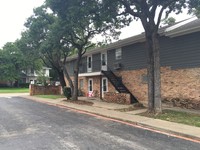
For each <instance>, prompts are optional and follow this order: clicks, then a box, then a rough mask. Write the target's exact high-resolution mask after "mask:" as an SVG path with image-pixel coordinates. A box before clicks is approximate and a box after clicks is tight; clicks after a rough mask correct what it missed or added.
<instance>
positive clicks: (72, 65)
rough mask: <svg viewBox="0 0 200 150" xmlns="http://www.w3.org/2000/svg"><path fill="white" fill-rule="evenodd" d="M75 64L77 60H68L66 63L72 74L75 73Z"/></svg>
mask: <svg viewBox="0 0 200 150" xmlns="http://www.w3.org/2000/svg"><path fill="white" fill-rule="evenodd" d="M74 65H75V60H72V61H70V62H67V64H66V68H67V71H68V73H69V75H70V76H72V75H73V74H74Z"/></svg>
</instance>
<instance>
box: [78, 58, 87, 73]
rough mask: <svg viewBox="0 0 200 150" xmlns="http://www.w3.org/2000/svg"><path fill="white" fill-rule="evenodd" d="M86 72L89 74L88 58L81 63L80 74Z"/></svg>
mask: <svg viewBox="0 0 200 150" xmlns="http://www.w3.org/2000/svg"><path fill="white" fill-rule="evenodd" d="M86 72H87V57H83V58H82V59H81V62H80V66H79V73H86Z"/></svg>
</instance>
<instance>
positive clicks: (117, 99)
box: [103, 92, 131, 105]
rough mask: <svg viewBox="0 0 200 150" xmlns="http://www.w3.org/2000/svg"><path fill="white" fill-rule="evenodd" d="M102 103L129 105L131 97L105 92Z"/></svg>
mask: <svg viewBox="0 0 200 150" xmlns="http://www.w3.org/2000/svg"><path fill="white" fill-rule="evenodd" d="M103 101H106V102H109V103H118V104H127V105H129V104H131V96H130V94H127V93H114V92H106V93H105V94H104V98H103Z"/></svg>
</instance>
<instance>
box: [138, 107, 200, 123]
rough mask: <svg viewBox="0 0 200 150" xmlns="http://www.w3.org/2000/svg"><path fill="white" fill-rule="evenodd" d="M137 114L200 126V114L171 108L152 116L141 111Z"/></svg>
mask: <svg viewBox="0 0 200 150" xmlns="http://www.w3.org/2000/svg"><path fill="white" fill-rule="evenodd" d="M139 115H142V116H146V117H151V118H155V119H161V120H166V121H171V122H176V123H182V124H186V125H191V126H196V127H200V115H198V114H192V113H187V112H178V111H172V110H163V113H162V114H159V115H157V116H153V115H150V114H147V113H142V114H139Z"/></svg>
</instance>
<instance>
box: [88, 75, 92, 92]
mask: <svg viewBox="0 0 200 150" xmlns="http://www.w3.org/2000/svg"><path fill="white" fill-rule="evenodd" d="M90 81H91V83H92V84H91V86H92V91H90ZM88 92H93V79H92V78H89V79H88Z"/></svg>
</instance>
